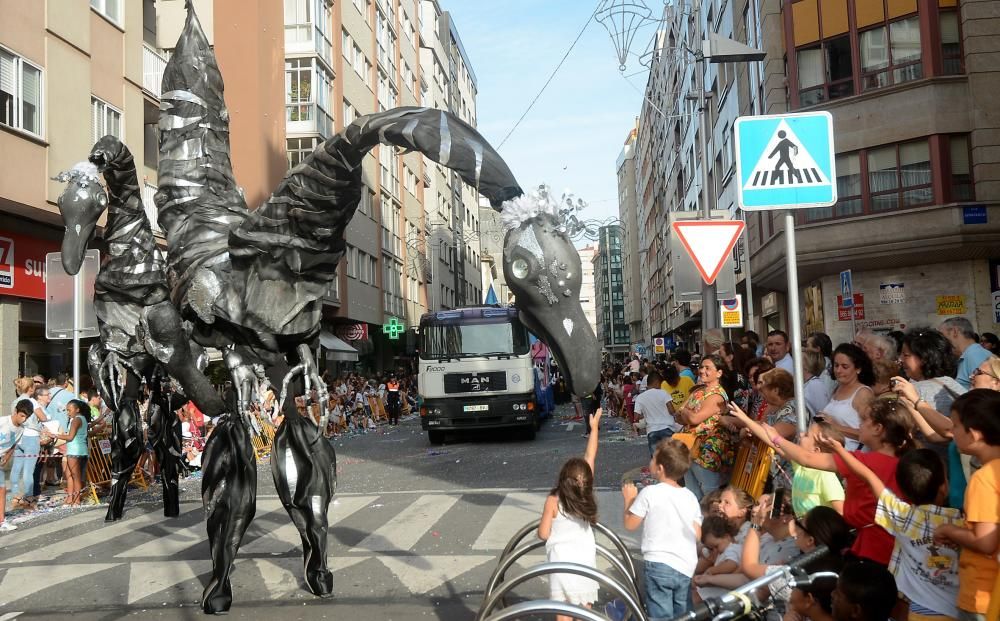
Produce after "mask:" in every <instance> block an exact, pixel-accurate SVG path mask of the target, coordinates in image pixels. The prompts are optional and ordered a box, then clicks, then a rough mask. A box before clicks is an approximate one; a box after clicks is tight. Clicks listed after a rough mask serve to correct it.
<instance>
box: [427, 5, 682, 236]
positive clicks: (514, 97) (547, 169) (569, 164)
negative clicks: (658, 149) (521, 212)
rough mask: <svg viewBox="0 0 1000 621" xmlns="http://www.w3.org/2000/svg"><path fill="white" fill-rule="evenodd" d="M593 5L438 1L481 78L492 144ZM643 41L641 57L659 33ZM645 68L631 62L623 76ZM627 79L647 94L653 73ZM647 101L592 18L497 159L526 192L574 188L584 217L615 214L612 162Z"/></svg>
mask: <svg viewBox="0 0 1000 621" xmlns="http://www.w3.org/2000/svg"><path fill="white" fill-rule="evenodd" d="M654 4H657V5H658V4H659V3H654ZM596 6H597V2H596V0H504V1H502V2H497V1H491V2H488V1H486V0H441V8H442V10H445V11H449V12H450V13H451V15H452V17H453V19H454V20H455V24H456V26H457V28H458V32H459V36H461V38H462V42H463V44H464V45H465V50H466V52H467V53H468V55H469V56H470V61H471V62H472V68H473V71H474V72H475V74H476V78H477V80H478V86H479V96H478V99H477V107H478V123H479V131H480V132H482V134H483V135H484V136H485V137H486V139H487V140H489V141H490V143H491V144H492V145H493V146H494V147H496V146H497V145H498V144H499V143H500V141H501V140H502V139H503V137H504V136H505V135H506V134H507V132H508V131H510V128H511V127H512V126H513V125H514V123H515V122H516V121H517V119H518V118H519V117H520V116H521V114H522V113H523V112H524V110H525V108H526V107H527V106H528V104H529V103H530V102H531V100H532V99H533V98H534V96H535V95H536V94H537V93H538V91H539V89H540V88H541V87H542V85H543V84H544V83H545V80H546V79H547V78H548V77H549V75H550V74H551V72H552V70H553V69H554V68H555V67H556V65H557V64H558V63H559V59H561V58H562V56H563V54H565V53H566V50H567V49H569V46H570V44H571V43H572V42H573V39H574V38H576V36H577V34H578V33H579V32H580V29H581V28H582V27H583V24H584V23H585V22H586V21H587V18H588V17H589V16H590V15H591V13H592V12H593V11H594V8H595V7H596ZM658 8H662V7H658ZM657 17H659V16H658V15H657ZM640 35H641V36H638V37H636V43H635V46H636V48H637V49H636V51H637V52H638V53H642V51H643V49H644V48H645V47H646V45H647V43H648V42H649V40H650V38H651V36H652V27H648V26H647V27H646V28H645V29H644V30H643V31H642V32H641V33H640ZM643 69H644V68H643V67H642V66H641V65H640V64H639V63H638V60H637V58H635V57H633V58H632V59H631V60H630V61H629V66H628V69H627V70H626V72H625V74H626V75H627V74H632V73H635V72H638V71H640V70H643ZM630 80H631V82H632V83H633V84H634V85H635V86H636V88H638V89H639V90H640V91H641V90H642V89H643V88H644V87H645V85H646V73H642V74H640V75H636V76H634V77H632V78H630ZM641 103H642V95H641V94H640V93H639V92H637V91H636V90H635V89H633V88H632V87H630V86H629V85H628V83H627V82H626V81H625V79H624V78H623V77H622V74H621V73H620V72H619V71H618V59H617V56H616V54H615V48H614V46H613V45H612V42H611V38H610V36H609V35H608V33H607V31H606V30H605V29H604V27H603V26H602V25H601V24H600V23H598V22H597V21H596V20H594V21H592V22H591V23H590V25H589V26H588V27H587V29H586V31H585V33H584V35H583V37H582V38H581V39H580V41H579V43H577V45H576V47H575V48H574V49H573V52H572V53H571V54H570V56H569V58H568V59H567V60H566V62H565V63H564V64H563V66H562V68H561V69H560V70H559V73H558V74H556V77H555V79H554V80H553V81H552V83H551V84H549V86H548V88H547V89H546V90H545V92H544V93H543V94H542V96H541V98H540V99H539V100H538V102H537V103H536V104H535V106H534V107H533V108H532V109H531V112H529V113H528V116H527V117H526V118H525V119H524V121H522V122H521V124H520V126H518V128H517V130H516V131H515V132H514V134H513V135H512V136H511V137H510V138H509V139H508V140H507V142H506V143H505V144H504V145H503V146H502V147H500V149H499V151H500V154H501V155H502V156H503V158H504V159H505V160H506V161H507V163H508V164H509V165H510V167H511V169H512V170H513V171H514V174H515V175H516V176H517V179H518V181H519V182H520V184H521V186H522V187H524V188H525V189H529V188H533V187H534V186H537V185H538V184H540V183H547V184H548V185H550V186H551V187H552V189H553V190H554V191H556V192H557V193H558V192H562V191H564V190H567V189H568V190H570V191H572V192H573V194H575V195H577V196H579V197H580V198H582V199H584V200H585V201H587V202H588V203H590V207H589V208H588V209H587V210H586V211H585V212H584V214H585V217H587V218H598V219H602V220H603V219H605V218H609V217H612V216H614V217H617V215H618V200H617V196H618V189H617V183H618V182H617V176H616V171H615V161H616V160H617V159H618V155H619V154H620V153H621V150H622V145H623V144H624V141H625V138H626V136H627V135H628V132H629V131H630V130H631V128H632V127H633V125H634V123H635V117H636V116H637V115H638V114H639V110H640V108H641Z"/></svg>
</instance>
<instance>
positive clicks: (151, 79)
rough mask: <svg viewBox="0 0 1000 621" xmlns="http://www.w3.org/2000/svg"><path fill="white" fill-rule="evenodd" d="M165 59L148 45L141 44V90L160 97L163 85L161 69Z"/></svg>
mask: <svg viewBox="0 0 1000 621" xmlns="http://www.w3.org/2000/svg"><path fill="white" fill-rule="evenodd" d="M166 66H167V59H166V58H164V57H163V55H162V54H160V53H159V52H157V51H156V50H155V49H153V48H152V47H150V46H149V45H148V44H146V43H143V44H142V88H144V89H146V90H147V91H149V92H150V93H151V94H153V95H154V96H156V97H157V98H159V97H160V93H161V91H162V85H163V69H164V67H166Z"/></svg>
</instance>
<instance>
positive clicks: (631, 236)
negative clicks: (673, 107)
mask: <svg viewBox="0 0 1000 621" xmlns="http://www.w3.org/2000/svg"><path fill="white" fill-rule="evenodd" d="M636 134H637V130H636V129H633V130H632V131H630V132H629V134H628V137H627V138H626V139H625V145H624V146H623V147H622V152H621V154H620V155H619V156H618V162H617V167H618V219H619V220H620V221H621V225H622V294H623V297H624V302H625V323H626V324H628V328H629V338H630V340H631V343H630V345H644V346H645V345H648V344H649V343H650V342H651V341H650V336H649V335H648V334H644V333H643V326H644V324H647V325H648V322H644V321H643V315H642V294H641V289H642V287H641V273H640V269H639V266H640V264H641V263H642V261H643V258H644V257H645V254H646V252H648V251H646V252H642V253H641V254H640V248H641V247H640V245H639V230H640V229H639V213H638V208H639V205H638V201H637V200H636V193H635V192H636V178H635V139H636Z"/></svg>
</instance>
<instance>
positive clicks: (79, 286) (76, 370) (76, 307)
mask: <svg viewBox="0 0 1000 621" xmlns="http://www.w3.org/2000/svg"><path fill="white" fill-rule="evenodd" d="M85 269H87V260H86V258H84V260H83V266H82V267H81V268H80V270H79V271H77V273H76V275H75V276H73V392H74V393H76V394H79V393H80V329H81V324H82V323H83V270H85Z"/></svg>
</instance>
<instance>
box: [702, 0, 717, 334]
mask: <svg viewBox="0 0 1000 621" xmlns="http://www.w3.org/2000/svg"><path fill="white" fill-rule="evenodd" d="M702 4H703V3H702ZM698 24H699V26H698V28H699V29H701V5H699V8H698ZM703 34H704V33H703ZM697 78H698V83H699V86H698V105H699V106H700V107H701V122H700V125H701V127H700V129H699V133H700V139H699V143H700V147H699V149H700V150H701V194H702V205H701V215H702V218H704V219H705V220H711V219H712V201H711V199H710V195H709V192H711V188H709V187H708V131H709V127H708V103H707V102H708V98H707V97H706V93H705V56H704V54H702V53H699V54H698V75H697ZM718 325H719V301H718V297H717V295H716V287H715V283H712V284H710V285H706V284H702V288H701V336H702V339H704V338H705V334H706V333H707V332H708V330H711V329H712V328H715V327H717V326H718Z"/></svg>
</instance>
